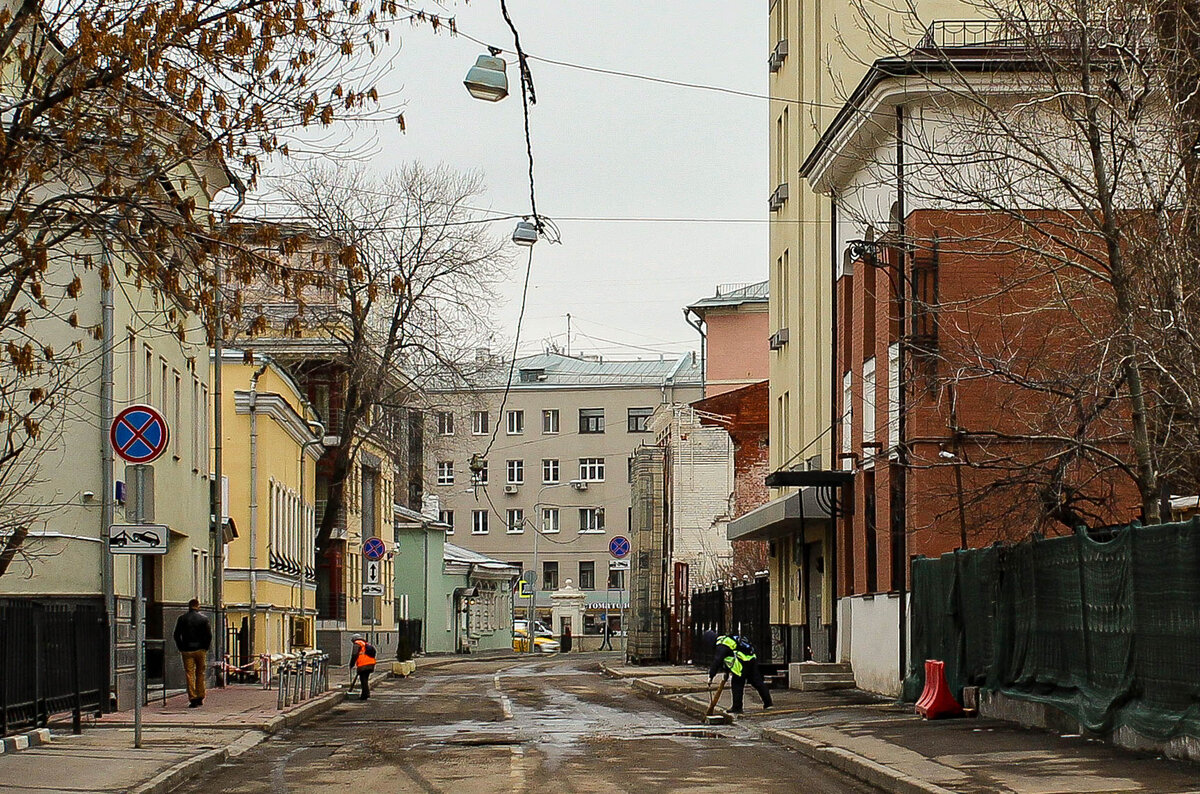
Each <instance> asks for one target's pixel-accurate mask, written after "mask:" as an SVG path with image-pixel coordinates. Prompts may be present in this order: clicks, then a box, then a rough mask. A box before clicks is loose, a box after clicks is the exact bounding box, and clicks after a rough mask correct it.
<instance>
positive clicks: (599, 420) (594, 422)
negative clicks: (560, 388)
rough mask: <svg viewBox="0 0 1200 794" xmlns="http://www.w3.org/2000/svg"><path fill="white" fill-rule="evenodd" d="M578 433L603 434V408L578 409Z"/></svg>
mask: <svg viewBox="0 0 1200 794" xmlns="http://www.w3.org/2000/svg"><path fill="white" fill-rule="evenodd" d="M579 432H580V433H584V434H587V433H603V432H604V409H603V408H580V409H579Z"/></svg>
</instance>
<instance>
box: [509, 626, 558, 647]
mask: <svg viewBox="0 0 1200 794" xmlns="http://www.w3.org/2000/svg"><path fill="white" fill-rule="evenodd" d="M512 647H513V650H514V651H516V652H517V653H529V633H528V632H527V631H525V629H523V628H520V629H514V630H513V643H512ZM533 649H534V651H536V652H537V653H558V650H559V646H558V640H553V639H550V638H549V637H534V638H533Z"/></svg>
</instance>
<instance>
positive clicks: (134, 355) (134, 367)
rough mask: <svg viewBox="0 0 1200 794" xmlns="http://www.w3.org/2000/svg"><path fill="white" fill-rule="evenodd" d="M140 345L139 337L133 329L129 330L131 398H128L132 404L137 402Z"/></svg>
mask: <svg viewBox="0 0 1200 794" xmlns="http://www.w3.org/2000/svg"><path fill="white" fill-rule="evenodd" d="M137 359H138V346H137V337H136V336H134V335H133V331H130V332H129V395H128V397H129V399H128V400H126V402H128V403H129V404H130V405H132V404H133V403H135V402H137V371H138V362H137Z"/></svg>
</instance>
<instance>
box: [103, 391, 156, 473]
mask: <svg viewBox="0 0 1200 794" xmlns="http://www.w3.org/2000/svg"><path fill="white" fill-rule="evenodd" d="M170 438H171V433H170V431H169V430H168V429H167V420H166V419H165V418H164V417H163V415H162V414H160V413H159V412H158V410H157V409H155V408H152V407H150V406H149V405H131V406H129V407H128V408H126V409H125V410H124V411H121V413H119V414H117V417H116V418H115V419H113V423H112V427H110V428H109V430H108V439H109V441H111V442H112V445H113V450H114V451H115V452H116V453H117V455H119V456H120V457H121V459H122V460H124V461H126V462H128V463H149V462H151V461H152V460H156V459H157V458H158V456H159V455H161V454H163V452H165V451H166V449H167V442H168V441H169V440H170Z"/></svg>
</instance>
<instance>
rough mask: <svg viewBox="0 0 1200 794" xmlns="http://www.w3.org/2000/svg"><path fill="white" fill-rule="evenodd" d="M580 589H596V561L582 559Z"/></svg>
mask: <svg viewBox="0 0 1200 794" xmlns="http://www.w3.org/2000/svg"><path fill="white" fill-rule="evenodd" d="M579 589H580V590H595V589H596V563H595V562H594V561H592V560H586V561H585V560H580V562H579Z"/></svg>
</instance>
